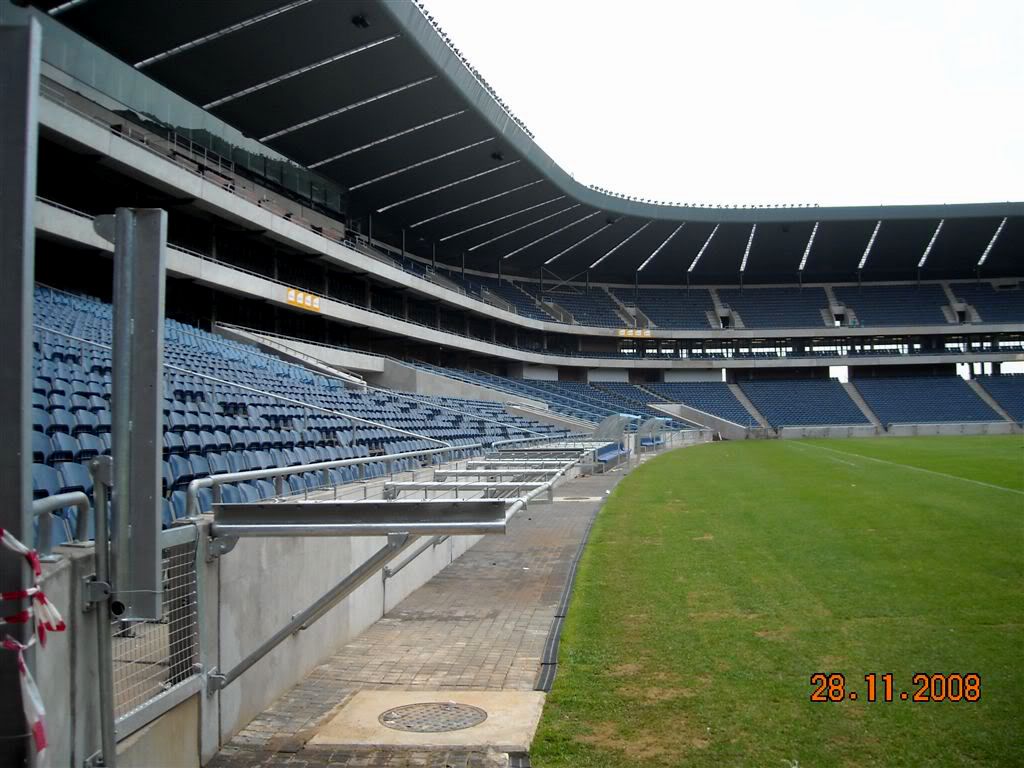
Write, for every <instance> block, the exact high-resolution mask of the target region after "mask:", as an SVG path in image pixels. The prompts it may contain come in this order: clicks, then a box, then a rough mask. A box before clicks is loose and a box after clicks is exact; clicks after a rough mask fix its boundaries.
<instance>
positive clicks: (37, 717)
mask: <svg viewBox="0 0 1024 768" xmlns="http://www.w3.org/2000/svg"><path fill="white" fill-rule="evenodd" d="M34 642H35V638H33V639H31V640H29V642H28V643H27V644H26V645H22V644H21V643H19V642H18V641H17V640H15V639H14V638H12V637H10V636H8V637H5V638H4V639H3V640H0V647H3V648H5V649H7V650H8V651H14V652H16V653H17V654H18V678H19V679H20V681H21V706H22V709H24V710H25V722H26V723H28V727H29V731H30V732H31V733H32V742H33V743H34V744H35V748H36V755H37V761H38V762H41V761H42V759H43V757H45V753H46V710H45V709H43V697H42V696H40V695H39V688H38V687H36V681H35V679H34V678H33V677H32V673H31V672H29V671H28V665H27V664H26V663H25V649H26V648H29V647H31V646H32V643H34Z"/></svg>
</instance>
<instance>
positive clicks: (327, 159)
mask: <svg viewBox="0 0 1024 768" xmlns="http://www.w3.org/2000/svg"><path fill="white" fill-rule="evenodd" d="M464 114H466V110H464V109H460V110H459V111H458V112H451V113H449V114H447V115H444V116H443V117H438V118H435V119H433V120H427V122H425V123H420V124H419V125H414V126H413V127H412V128H406V129H405V130H402V131H399V132H398V133H392V134H390V135H389V136H384V137H382V138H380V139H374V140H373V141H370V142H367V143H366V144H361V145H360V146H358V147H353V148H352V149H346V150H345V151H344V152H339V153H338V154H336V155H331V156H330V157H325V158H324V159H323V160H318V161H317V162H315V163H310V164H309V168H319V167H320V166H321V165H326V164H327V163H333V162H334V161H335V160H341V159H342V158H343V157H348V156H349V155H354V154H356V153H357V152H362V151H363V150H364V149H371V148H372V147H376V146H378V145H380V144H384V143H386V142H389V141H391V140H392V139H399V138H401V137H402V136H408V135H409V134H410V133H415V132H416V131H419V130H422V129H423V128H429V127H430V126H432V125H437V124H438V123H443V122H444V121H445V120H451V119H452V118H453V117H458V116H459V115H464Z"/></svg>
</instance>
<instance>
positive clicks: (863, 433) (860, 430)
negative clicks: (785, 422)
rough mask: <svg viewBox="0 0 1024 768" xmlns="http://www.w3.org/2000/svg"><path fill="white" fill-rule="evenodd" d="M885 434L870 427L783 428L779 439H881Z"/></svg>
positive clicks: (878, 429)
mask: <svg viewBox="0 0 1024 768" xmlns="http://www.w3.org/2000/svg"><path fill="white" fill-rule="evenodd" d="M883 434H884V433H883V432H882V430H881V429H880V428H878V427H872V426H869V425H863V426H856V425H851V426H847V427H781V428H780V429H779V437H780V438H782V439H783V440H794V439H796V440H799V439H802V438H810V437H835V438H842V437H879V436H881V435H883Z"/></svg>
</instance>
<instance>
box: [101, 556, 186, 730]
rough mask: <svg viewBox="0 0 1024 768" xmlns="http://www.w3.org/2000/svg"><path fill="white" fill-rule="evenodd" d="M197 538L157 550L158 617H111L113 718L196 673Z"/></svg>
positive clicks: (128, 712) (139, 706)
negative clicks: (159, 579) (159, 569)
mask: <svg viewBox="0 0 1024 768" xmlns="http://www.w3.org/2000/svg"><path fill="white" fill-rule="evenodd" d="M196 544H197V540H193V541H189V542H186V543H184V544H175V545H173V546H169V547H165V548H164V549H163V590H164V591H163V616H162V617H161V618H160V620H159V621H113V622H111V632H112V633H113V657H114V716H115V718H116V719H118V720H120V719H122V718H124V717H125V716H127V715H129V714H131V713H132V712H135V711H136V710H138V709H140V708H141V707H143V706H145V705H146V703H147V702H149V701H151V700H152V699H153V698H155V697H156V696H158V695H160V694H161V693H164V692H165V691H168V690H170V689H171V688H173V687H174V686H176V685H179V684H180V683H183V682H185V681H186V680H188V679H189V678H191V677H192V676H193V675H195V674H197V671H196V670H197V667H196V662H197V661H198V648H199V624H198V602H197V581H196Z"/></svg>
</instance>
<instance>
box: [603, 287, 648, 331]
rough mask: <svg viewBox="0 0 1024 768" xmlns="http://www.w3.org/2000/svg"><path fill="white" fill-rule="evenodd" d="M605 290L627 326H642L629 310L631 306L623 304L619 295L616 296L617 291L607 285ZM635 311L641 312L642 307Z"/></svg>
mask: <svg viewBox="0 0 1024 768" xmlns="http://www.w3.org/2000/svg"><path fill="white" fill-rule="evenodd" d="M604 291H605V293H607V294H608V298H610V299H611V300H612V304H614V305H615V312H616V314H618V316H619V319H620V320H622V322H623V323H624V326H625V327H626V328H633V327H634V326H640V324H639V323H638V322H637V320H636V318H634V317H633V314H632V313H631V312H630V311H629V307H627V306H626V305H625V304H623V303H622V302H621V301H619V297H618V296H616V295H615V293H614V292H613V291H612V290H611V289H609V288H607V287H605V289H604ZM635 311H636V312H637V313H639V312H640V309H639V308H637V309H636V310H635ZM640 327H643V326H640Z"/></svg>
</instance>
